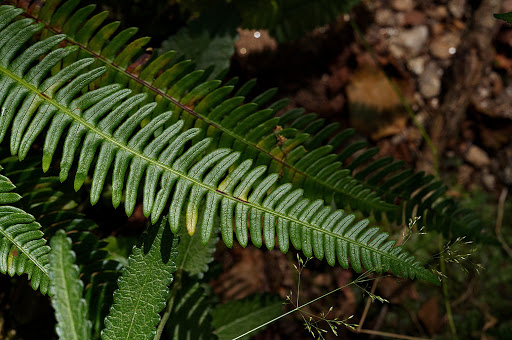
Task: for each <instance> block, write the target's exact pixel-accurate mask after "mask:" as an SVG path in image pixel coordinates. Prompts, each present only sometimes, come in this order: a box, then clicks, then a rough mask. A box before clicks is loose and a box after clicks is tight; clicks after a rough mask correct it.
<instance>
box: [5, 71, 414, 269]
mask: <svg viewBox="0 0 512 340" xmlns="http://www.w3.org/2000/svg"><path fill="white" fill-rule="evenodd" d="M0 71H1V72H3V73H5V74H7V75H8V76H9V77H11V78H12V79H14V80H15V81H16V82H17V83H18V84H21V85H22V86H25V87H26V88H28V89H29V90H30V91H31V92H33V93H34V94H36V95H37V96H39V97H41V98H42V99H43V101H46V102H48V103H49V104H51V105H53V106H55V107H56V108H57V109H58V110H60V111H61V112H64V113H65V114H67V115H68V116H70V117H71V118H72V119H73V120H75V121H76V122H78V123H79V124H82V125H83V126H85V127H86V128H87V129H89V130H90V131H91V132H94V133H96V134H97V135H99V136H101V137H102V138H103V139H104V140H106V141H108V142H110V143H112V144H114V145H116V146H118V147H119V148H121V149H123V150H125V151H126V152H128V153H131V154H133V155H134V156H136V157H139V158H141V159H143V160H145V161H147V162H148V163H151V164H153V165H155V166H157V167H160V168H162V169H163V170H165V171H168V172H171V173H172V174H174V175H177V176H179V177H182V178H184V179H186V180H188V181H190V182H191V183H193V184H194V185H197V186H200V187H203V188H204V189H206V190H207V191H210V192H214V193H216V194H218V195H221V196H223V197H224V198H227V199H229V200H232V201H235V202H239V203H242V204H245V205H247V206H249V207H251V208H253V209H257V210H260V211H263V212H266V213H269V214H271V215H274V216H276V217H279V218H282V219H285V220H288V221H290V222H293V223H297V224H299V225H302V226H304V227H306V228H309V229H312V230H315V231H317V232H320V233H322V234H326V235H329V236H331V237H334V238H335V239H340V240H343V241H345V242H347V243H351V244H355V245H357V246H358V247H359V248H364V249H367V250H370V251H372V252H375V253H377V254H380V255H381V256H384V257H387V258H390V259H393V260H394V261H398V262H400V263H402V264H403V265H405V266H407V267H408V268H413V269H414V272H417V271H418V270H419V269H418V268H416V267H413V266H412V265H411V264H410V263H409V262H406V261H403V260H401V259H400V258H398V256H392V255H390V254H388V253H386V252H384V251H382V250H380V249H377V248H373V247H370V246H368V245H365V244H363V243H360V242H358V241H357V240H353V239H349V238H346V237H344V236H342V235H339V234H336V233H333V232H331V231H329V230H325V229H322V228H321V227H317V226H315V225H312V224H309V223H305V222H304V221H300V220H298V219H296V218H293V217H289V216H287V215H283V214H281V213H279V212H276V211H273V210H271V209H268V208H265V207H262V206H260V205H256V204H254V203H251V202H248V201H245V200H242V199H240V198H237V197H233V196H230V195H228V194H227V193H225V192H222V191H220V190H218V189H216V188H213V187H210V186H208V185H206V184H204V183H203V182H201V181H197V180H195V179H194V178H192V177H189V176H187V175H186V174H184V173H182V172H180V171H177V170H175V169H173V168H171V167H169V166H167V165H165V164H163V163H160V162H158V161H156V160H154V159H152V158H149V157H148V156H146V155H144V154H142V153H140V152H138V151H136V150H133V149H131V148H129V147H128V146H127V145H124V144H122V143H120V142H118V141H117V140H115V139H114V138H112V136H109V135H107V134H106V133H104V132H103V131H101V130H99V129H97V127H96V126H94V125H93V124H91V123H89V122H87V121H86V120H84V119H83V118H82V117H80V116H78V115H77V114H75V113H73V111H71V110H70V109H69V108H68V107H66V106H64V105H62V104H60V103H59V102H57V101H55V100H54V99H53V98H50V97H49V96H47V95H45V94H43V93H41V92H40V91H39V89H38V88H37V87H35V86H33V85H32V84H30V83H28V82H26V81H25V79H23V78H21V77H19V76H17V75H16V74H14V73H12V72H11V71H10V70H9V69H6V68H4V67H3V66H0Z"/></svg>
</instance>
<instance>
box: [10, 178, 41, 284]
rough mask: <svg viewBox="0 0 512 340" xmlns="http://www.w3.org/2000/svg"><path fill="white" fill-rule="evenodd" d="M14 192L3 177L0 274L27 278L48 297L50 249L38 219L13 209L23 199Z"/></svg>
mask: <svg viewBox="0 0 512 340" xmlns="http://www.w3.org/2000/svg"><path fill="white" fill-rule="evenodd" d="M0 169H1V168H0ZM14 188H15V186H14V184H12V182H11V181H10V180H9V179H8V178H7V177H5V176H3V175H0V272H2V273H4V274H6V273H7V274H9V275H11V276H13V275H21V274H27V275H28V278H29V279H30V280H31V284H32V288H33V289H39V290H40V291H41V293H43V294H46V292H47V291H48V287H49V284H50V278H49V274H48V267H49V259H48V253H49V252H50V247H48V246H47V245H46V240H45V239H44V238H43V232H42V231H41V230H40V229H41V225H40V224H39V223H37V222H35V219H34V217H33V216H32V215H30V214H27V213H26V212H25V211H23V210H21V209H19V208H15V207H12V206H10V205H9V204H12V203H15V202H17V201H18V200H19V199H20V198H21V196H20V195H18V194H16V193H13V192H11V191H12V190H13V189H14Z"/></svg>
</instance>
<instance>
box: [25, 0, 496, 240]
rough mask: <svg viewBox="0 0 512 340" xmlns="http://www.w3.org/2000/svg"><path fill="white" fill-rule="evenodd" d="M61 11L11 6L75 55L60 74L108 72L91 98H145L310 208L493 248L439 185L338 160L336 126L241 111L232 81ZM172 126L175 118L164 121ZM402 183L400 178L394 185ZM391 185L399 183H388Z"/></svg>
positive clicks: (83, 13)
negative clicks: (78, 67) (110, 92)
mask: <svg viewBox="0 0 512 340" xmlns="http://www.w3.org/2000/svg"><path fill="white" fill-rule="evenodd" d="M286 1H288V0H286ZM286 1H284V2H283V4H284V3H285V2H286ZM61 2H62V1H61V0H51V1H47V2H45V3H43V2H39V1H34V2H32V3H31V2H30V1H27V2H25V1H23V2H20V5H21V6H23V7H24V8H28V12H29V15H30V16H33V17H34V18H37V19H38V20H40V21H42V22H44V23H45V25H46V29H45V31H44V34H43V36H44V35H48V34H56V33H60V32H63V33H67V34H69V37H68V38H66V39H65V41H66V42H67V43H68V44H71V45H74V46H77V47H79V49H80V51H79V52H78V51H73V52H72V53H70V54H69V55H68V56H67V57H66V58H65V59H64V61H63V62H62V63H61V66H58V67H64V66H66V65H69V64H70V63H71V62H73V61H75V60H77V58H78V57H83V56H93V57H95V58H96V61H95V63H94V64H93V66H99V65H104V66H106V67H107V68H108V71H107V72H106V73H105V74H104V75H103V76H102V77H101V78H100V79H99V80H97V81H95V82H94V86H93V87H92V88H96V87H98V86H102V85H107V84H110V83H111V82H112V81H116V82H120V83H122V84H125V85H129V87H130V88H131V89H133V91H134V93H147V94H148V98H147V99H146V102H151V101H156V102H157V103H158V105H157V107H156V108H155V110H154V112H153V113H152V115H153V116H155V115H158V114H161V113H163V112H165V111H166V110H169V109H171V110H174V111H175V113H180V115H181V118H182V119H183V120H184V121H185V124H184V127H185V128H190V127H192V126H195V127H200V128H202V132H201V133H199V134H198V135H197V136H196V137H195V138H194V140H195V141H199V140H201V139H202V138H204V137H212V138H213V141H212V143H211V145H210V148H209V150H214V149H216V148H224V147H228V148H232V149H234V150H235V151H240V152H241V153H242V157H243V159H251V158H252V159H254V160H255V164H256V165H266V166H267V169H268V170H267V174H271V173H279V174H280V179H279V183H281V184H284V183H292V184H294V186H296V187H302V188H303V189H304V190H305V191H304V195H305V196H306V197H308V198H310V199H316V198H320V199H324V200H326V201H327V202H331V200H333V201H334V202H335V203H336V206H340V207H342V206H350V207H351V208H352V209H355V210H361V211H362V212H363V213H364V214H366V215H369V214H370V213H371V212H374V213H375V215H376V217H379V216H380V213H381V212H384V213H385V214H386V216H387V217H388V219H389V220H391V221H394V222H397V223H399V224H406V223H407V221H408V219H409V218H410V217H411V216H413V215H415V216H423V217H424V218H422V220H421V221H420V223H422V224H425V225H426V226H428V227H429V228H430V229H432V230H436V231H440V232H442V233H443V234H444V235H445V236H446V237H447V238H450V239H453V238H456V237H459V236H461V235H465V236H468V237H471V238H472V239H473V240H476V241H481V242H482V241H483V242H492V241H493V240H492V238H491V237H489V236H486V235H485V234H482V230H484V229H485V228H484V226H483V224H482V223H481V222H480V221H479V220H478V218H477V216H476V215H475V214H474V213H471V212H470V215H465V216H464V220H462V219H461V216H463V214H461V211H462V210H461V208H460V207H459V205H458V204H456V202H454V201H453V200H451V199H447V198H446V197H444V192H445V190H446V187H445V186H444V185H443V184H442V183H441V182H439V181H436V180H434V179H433V178H432V177H430V176H428V175H420V174H414V173H413V172H410V171H409V172H402V170H403V163H402V162H393V161H392V159H391V158H387V157H386V158H378V159H376V160H374V159H373V158H374V156H375V155H376V154H377V151H378V150H377V149H376V148H370V149H366V145H367V143H366V142H356V143H352V144H350V145H348V146H347V147H346V148H344V149H342V150H341V151H340V152H338V151H337V150H338V149H339V148H341V147H342V146H343V145H344V144H345V142H346V141H347V138H348V137H350V136H352V135H353V134H354V131H353V130H352V129H347V130H344V131H342V132H340V133H336V131H338V130H339V126H338V124H337V123H332V124H326V123H325V121H324V120H323V119H321V118H319V117H318V116H317V115H316V114H312V113H309V114H303V110H302V109H292V110H289V111H287V112H285V113H283V114H280V115H279V116H276V114H277V112H278V111H279V110H281V109H282V108H284V107H285V106H286V101H285V100H281V101H277V102H275V103H273V104H271V105H269V106H268V108H267V109H264V105H265V104H266V103H267V102H268V101H269V100H270V99H271V98H272V97H273V95H275V93H276V91H275V89H271V90H269V91H266V92H264V93H262V94H261V95H259V96H257V97H256V98H254V99H253V100H252V102H247V103H245V104H244V101H245V98H244V96H246V95H247V94H248V92H249V91H250V89H251V88H252V86H253V85H254V82H249V83H248V84H245V85H243V86H242V87H241V88H240V89H239V90H238V91H237V92H236V93H234V95H232V92H233V90H234V86H233V85H234V84H236V81H235V82H231V81H230V82H226V83H225V84H221V82H220V81H218V80H211V81H206V79H207V77H208V75H209V74H208V73H207V72H204V71H201V70H196V71H194V67H193V64H192V63H191V61H181V62H180V61H179V60H177V59H176V60H175V59H173V57H174V56H175V53H174V52H172V51H170V52H168V53H165V54H163V55H161V56H159V57H157V58H154V57H153V56H152V55H151V54H148V53H146V52H144V51H143V50H142V48H143V46H144V45H145V44H146V43H147V42H148V39H147V38H140V39H137V40H135V41H133V42H131V43H130V42H129V40H130V38H131V36H133V35H134V34H135V32H136V29H134V28H130V29H126V30H124V31H122V32H120V33H119V34H117V35H114V32H115V31H116V29H117V27H118V26H119V23H117V22H114V23H110V24H107V25H105V26H103V27H102V28H101V29H99V30H98V31H97V33H95V32H96V30H97V29H98V28H99V27H101V25H102V23H103V22H104V20H105V19H106V17H107V13H106V12H102V13H99V14H96V15H94V16H92V17H91V18H89V19H88V17H89V16H90V15H91V13H92V12H93V9H94V8H93V7H91V6H88V7H85V8H83V9H80V10H78V11H76V13H74V14H73V10H74V8H75V7H76V6H77V3H75V2H69V3H68V2H65V3H64V4H63V5H60V3H61ZM30 3H31V5H30V7H29V4H30ZM331 4H332V5H333V6H341V7H340V9H341V8H342V7H343V6H347V8H349V7H351V6H352V5H353V3H352V2H351V1H348V2H338V3H336V5H334V3H331ZM308 6H309V5H308ZM285 7H286V6H285ZM299 7H300V6H299ZM299 7H298V8H299ZM308 8H309V7H308ZM334 12H335V11H334ZM334 12H333V13H334ZM276 13H277V12H276ZM270 17H272V16H270ZM270 17H268V16H266V18H267V19H268V18H270ZM300 22H301V23H302V21H300ZM110 37H112V39H111V41H110V42H109V43H108V44H107V40H108V39H109V38H110ZM136 56H139V57H138V58H137V59H136ZM230 96H232V97H230ZM178 119H179V117H178V115H176V116H174V117H173V118H172V121H177V120H178ZM168 124H170V123H168ZM281 128H283V129H281ZM240 161H242V159H240ZM354 170H355V171H356V172H354ZM404 174H407V176H405V177H403V176H404ZM396 176H398V178H400V177H401V178H402V179H401V180H400V181H398V182H397V181H396V179H397V177H396ZM429 188H430V191H429ZM403 212H405V214H404V213H403Z"/></svg>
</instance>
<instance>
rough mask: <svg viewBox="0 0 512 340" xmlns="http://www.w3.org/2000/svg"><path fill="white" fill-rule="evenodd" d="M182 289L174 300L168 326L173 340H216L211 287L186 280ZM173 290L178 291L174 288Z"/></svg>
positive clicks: (182, 284)
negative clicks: (213, 325)
mask: <svg viewBox="0 0 512 340" xmlns="http://www.w3.org/2000/svg"><path fill="white" fill-rule="evenodd" d="M180 286H181V289H180V290H179V291H178V292H177V294H176V296H175V298H174V299H173V306H172V311H171V315H170V317H169V320H168V322H167V324H166V329H167V331H168V333H169V336H170V338H171V339H173V340H181V339H194V340H214V339H217V337H216V336H215V334H213V331H214V329H213V327H212V316H211V312H212V305H213V303H214V301H212V296H211V292H210V290H211V287H209V286H208V285H206V284H200V283H199V282H197V280H191V279H190V278H188V279H185V280H184V282H183V281H182V283H181V285H180ZM173 289H178V287H177V286H173Z"/></svg>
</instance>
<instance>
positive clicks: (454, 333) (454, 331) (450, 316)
mask: <svg viewBox="0 0 512 340" xmlns="http://www.w3.org/2000/svg"><path fill="white" fill-rule="evenodd" d="M439 252H440V253H439V266H440V269H441V273H446V262H445V260H444V252H443V234H439ZM441 284H442V286H443V299H444V306H445V308H446V316H447V317H448V324H449V325H450V330H451V332H452V336H453V339H454V340H458V337H457V328H456V327H455V322H454V321H453V314H452V307H451V306H450V297H449V296H448V281H447V280H446V279H444V280H441Z"/></svg>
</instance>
